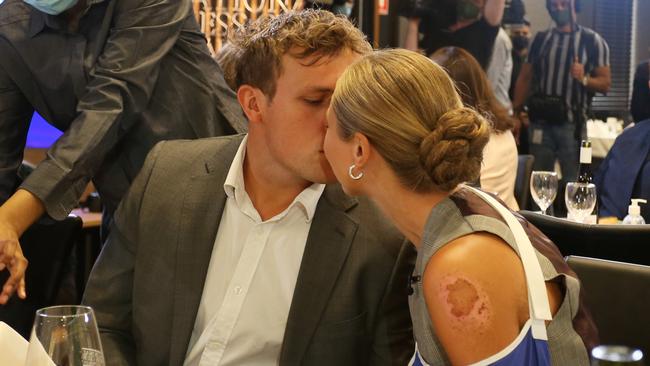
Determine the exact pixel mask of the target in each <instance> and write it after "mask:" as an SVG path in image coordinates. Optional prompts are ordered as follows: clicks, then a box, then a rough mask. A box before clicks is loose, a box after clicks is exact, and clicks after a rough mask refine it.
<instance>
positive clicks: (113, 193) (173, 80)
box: [0, 0, 247, 304]
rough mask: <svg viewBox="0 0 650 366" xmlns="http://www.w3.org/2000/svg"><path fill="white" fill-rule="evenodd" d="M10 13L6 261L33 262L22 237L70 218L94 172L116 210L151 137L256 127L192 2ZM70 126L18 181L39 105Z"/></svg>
mask: <svg viewBox="0 0 650 366" xmlns="http://www.w3.org/2000/svg"><path fill="white" fill-rule="evenodd" d="M0 6H1V14H2V16H0V55H2V57H0V202H2V201H4V200H6V202H5V203H4V204H3V205H2V206H0V268H4V265H7V266H8V268H9V270H10V272H11V277H10V278H9V280H8V281H7V284H6V286H5V287H4V288H3V292H2V295H0V304H2V303H5V302H6V301H7V299H8V295H10V294H11V293H13V291H14V290H15V289H16V288H17V287H19V288H20V291H19V294H20V295H21V297H24V296H25V293H24V290H23V288H24V285H23V284H22V282H21V281H22V278H23V274H24V268H25V266H26V262H25V258H24V256H23V255H22V251H21V249H20V245H19V243H18V238H19V237H20V236H21V235H22V233H23V232H24V231H25V230H26V229H27V228H28V227H29V226H31V225H32V223H34V222H35V221H36V220H37V219H38V218H39V217H41V216H42V215H43V214H47V215H49V216H50V217H52V218H54V219H57V220H61V219H63V218H65V217H66V216H67V215H68V213H69V212H70V211H71V210H72V209H73V208H75V207H76V206H77V205H78V201H79V198H80V196H81V195H82V193H83V192H84V190H85V189H86V186H87V185H88V182H89V181H90V180H91V179H92V180H93V182H94V184H95V187H96V188H97V190H98V192H99V194H100V195H101V198H102V202H103V204H104V215H103V220H104V223H103V225H102V232H103V235H104V236H105V234H106V229H107V228H108V225H109V224H110V221H111V217H112V214H113V212H114V210H115V209H116V208H117V206H118V204H119V202H120V200H121V198H122V196H123V195H124V194H125V192H126V191H127V189H128V188H129V185H130V184H131V181H132V180H133V179H134V178H135V176H136V175H137V173H138V172H139V170H140V168H141V167H142V164H143V162H144V159H145V157H146V155H147V153H148V152H149V150H150V149H151V147H152V146H153V145H155V144H156V143H157V142H159V141H161V140H169V139H195V138H199V137H208V136H218V135H227V134H234V133H236V132H242V131H245V130H246V124H247V122H246V120H245V118H244V116H243V114H242V111H241V107H240V106H239V103H238V102H237V99H236V98H235V94H234V93H233V92H232V91H231V90H230V88H228V86H227V85H226V83H225V81H224V79H223V76H222V74H221V70H220V69H219V67H218V65H217V64H216V62H215V61H214V60H213V59H212V57H211V56H210V52H209V50H208V47H207V43H206V39H205V37H204V35H203V34H202V33H201V31H200V29H199V26H198V24H197V22H196V19H195V17H194V14H193V13H192V12H191V11H190V9H191V2H190V1H189V0H182V1H172V2H170V1H164V0H151V1H143V0H112V1H108V0H92V1H91V0H69V1H38V0H25V1H23V0H5V1H4V2H3V3H2V4H1V5H0ZM34 111H36V112H38V113H39V114H40V115H41V116H43V118H44V119H45V120H47V121H48V122H49V123H50V124H51V125H53V126H54V127H56V128H58V129H59V130H61V131H64V133H63V135H62V136H61V137H60V138H59V139H58V141H57V142H56V143H55V144H54V145H53V146H52V147H51V148H50V149H49V150H48V152H47V157H46V158H45V160H44V161H43V162H42V163H40V164H39V165H38V166H37V167H36V169H35V170H34V171H33V172H32V173H31V174H30V175H29V176H28V177H27V179H25V181H24V182H22V183H20V182H19V179H18V176H17V174H16V171H17V170H18V168H19V166H20V164H21V161H22V157H23V150H24V148H25V143H26V136H27V131H28V129H29V125H30V120H31V117H32V114H33V112H34Z"/></svg>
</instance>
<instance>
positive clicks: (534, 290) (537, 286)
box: [467, 187, 552, 340]
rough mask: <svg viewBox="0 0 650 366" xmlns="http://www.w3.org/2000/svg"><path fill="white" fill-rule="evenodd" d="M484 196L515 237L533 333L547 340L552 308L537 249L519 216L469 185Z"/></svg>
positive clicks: (536, 336) (535, 336)
mask: <svg viewBox="0 0 650 366" xmlns="http://www.w3.org/2000/svg"><path fill="white" fill-rule="evenodd" d="M467 188H469V189H471V190H472V191H473V192H475V193H476V194H477V195H479V196H480V197H482V198H483V199H484V200H485V201H486V202H487V203H488V204H489V205H490V206H492V208H494V209H495V210H497V212H499V214H500V215H501V217H503V219H504V220H505V221H506V223H507V224H508V227H509V228H510V230H511V231H512V233H513V235H514V237H515V245H516V247H517V251H518V252H519V257H520V258H521V261H522V263H523V266H524V273H525V275H526V285H527V287H528V307H529V312H530V318H531V321H532V333H533V338H535V339H544V340H547V339H548V337H547V335H546V324H545V322H544V321H545V320H551V319H552V315H551V309H550V306H549V304H548V295H547V294H546V284H545V281H544V275H543V273H542V268H541V266H540V264H539V260H538V259H537V254H536V253H535V249H534V248H533V245H532V244H531V242H530V238H528V235H526V232H525V231H524V228H523V226H522V225H521V223H520V222H519V220H517V218H516V217H515V216H514V215H513V214H512V212H510V211H509V210H508V209H507V208H506V207H505V206H503V205H502V204H501V203H499V202H498V201H497V200H496V199H494V197H492V196H490V195H489V194H487V193H485V192H483V191H481V190H478V189H476V188H472V187H467Z"/></svg>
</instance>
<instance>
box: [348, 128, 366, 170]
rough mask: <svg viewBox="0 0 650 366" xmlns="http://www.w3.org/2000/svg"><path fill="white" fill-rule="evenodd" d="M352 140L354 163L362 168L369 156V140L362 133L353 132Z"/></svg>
mask: <svg viewBox="0 0 650 366" xmlns="http://www.w3.org/2000/svg"><path fill="white" fill-rule="evenodd" d="M352 142H353V143H352V148H353V149H354V150H353V151H352V154H353V156H354V165H356V166H357V167H358V168H363V167H364V166H365V165H366V163H367V162H368V159H369V158H370V141H368V138H367V137H366V136H365V135H364V134H362V133H360V132H355V133H354V135H352Z"/></svg>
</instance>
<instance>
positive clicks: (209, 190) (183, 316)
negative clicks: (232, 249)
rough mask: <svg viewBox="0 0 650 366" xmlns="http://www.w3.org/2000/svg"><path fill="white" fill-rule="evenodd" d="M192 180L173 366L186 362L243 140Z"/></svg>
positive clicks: (177, 288) (181, 248)
mask: <svg viewBox="0 0 650 366" xmlns="http://www.w3.org/2000/svg"><path fill="white" fill-rule="evenodd" d="M233 141H234V142H236V143H233V142H232V141H231V142H229V143H228V145H227V146H226V149H222V150H220V151H219V152H218V154H217V155H218V156H215V157H213V159H212V160H211V161H210V162H206V163H205V165H204V166H202V167H201V169H204V171H205V174H202V175H197V176H194V177H192V179H191V181H190V184H189V185H188V187H187V190H186V191H185V198H184V202H183V208H182V210H181V215H180V220H181V224H180V233H179V238H178V243H177V252H176V253H177V256H176V267H175V268H174V298H173V304H174V305H173V317H172V334H171V350H170V359H169V364H170V365H181V364H183V361H184V359H185V354H186V352H187V346H188V343H189V341H190V338H191V335H192V330H193V328H194V321H195V319H196V313H197V311H198V308H199V303H200V301H201V295H202V294H203V284H204V282H205V276H206V273H207V270H208V266H209V264H210V257H211V255H212V248H213V246H214V240H215V238H216V235H217V230H218V229H219V222H220V221H221V215H222V213H223V210H224V207H225V204H226V194H225V192H224V190H223V184H224V182H225V180H226V176H227V175H228V170H229V168H230V164H231V163H232V159H233V157H234V155H235V153H236V151H237V148H238V147H239V142H241V139H233Z"/></svg>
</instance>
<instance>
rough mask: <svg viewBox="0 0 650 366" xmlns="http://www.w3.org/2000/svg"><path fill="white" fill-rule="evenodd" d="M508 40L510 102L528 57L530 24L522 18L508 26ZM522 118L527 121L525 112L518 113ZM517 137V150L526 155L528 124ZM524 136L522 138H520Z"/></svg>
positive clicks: (522, 126) (523, 124)
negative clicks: (509, 40)
mask: <svg viewBox="0 0 650 366" xmlns="http://www.w3.org/2000/svg"><path fill="white" fill-rule="evenodd" d="M508 31H509V33H510V39H511V41H512V77H511V78H510V89H509V90H508V96H509V97H510V100H512V99H513V98H514V97H515V85H516V84H517V78H518V77H519V72H520V71H521V66H522V65H523V64H524V63H526V58H527V57H528V47H529V46H530V22H529V21H528V20H526V19H524V18H522V19H521V22H520V23H514V24H509V25H508ZM520 114H522V116H521V117H522V118H524V119H527V118H528V116H527V114H526V113H525V111H522V112H520ZM518 135H519V136H515V138H516V140H517V148H518V151H519V153H520V154H528V151H529V149H528V123H522V124H521V127H520V129H519V134H518ZM521 136H524V138H521Z"/></svg>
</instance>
